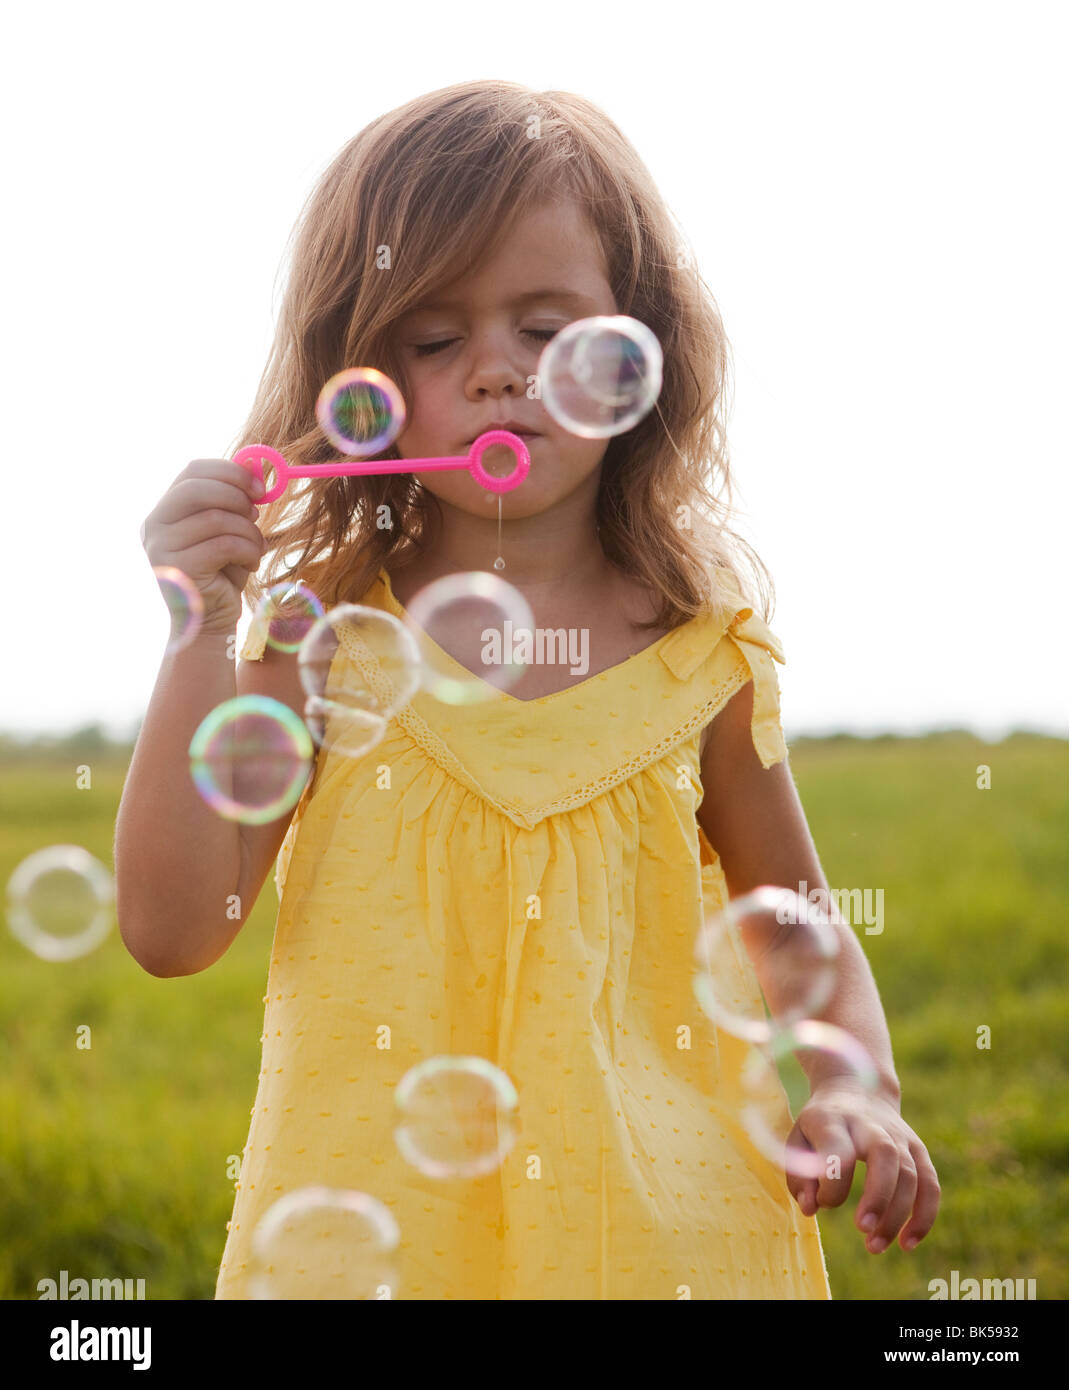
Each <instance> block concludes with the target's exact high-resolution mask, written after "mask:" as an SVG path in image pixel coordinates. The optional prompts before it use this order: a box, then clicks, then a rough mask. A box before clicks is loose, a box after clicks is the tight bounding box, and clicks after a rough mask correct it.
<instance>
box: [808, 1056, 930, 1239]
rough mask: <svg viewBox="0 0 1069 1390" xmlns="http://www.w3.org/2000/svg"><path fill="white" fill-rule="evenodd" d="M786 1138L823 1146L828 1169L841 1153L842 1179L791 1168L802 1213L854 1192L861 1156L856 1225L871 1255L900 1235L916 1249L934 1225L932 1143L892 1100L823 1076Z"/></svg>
mask: <svg viewBox="0 0 1069 1390" xmlns="http://www.w3.org/2000/svg"><path fill="white" fill-rule="evenodd" d="M787 1143H788V1146H789V1147H790V1146H797V1147H799V1148H804V1149H812V1150H814V1151H815V1152H817V1153H819V1154H820V1155H821V1157H822V1158H823V1159H824V1160H825V1171H827V1169H828V1168H829V1167H832V1166H833V1165H831V1164H830V1163H829V1162H828V1160H829V1159H831V1158H832V1157H833V1156H835V1157H837V1158H838V1160H839V1162H838V1172H839V1176H838V1177H837V1178H829V1177H824V1178H820V1179H817V1178H800V1177H796V1176H793V1175H791V1174H788V1175H787V1187H788V1189H789V1191H790V1193H791V1196H792V1197H794V1198H795V1199H796V1200H797V1202H798V1205H799V1207H800V1208H801V1210H802V1213H803V1215H805V1216H812V1215H814V1213H815V1212H816V1211H817V1208H818V1207H838V1206H842V1204H843V1202H845V1201H846V1199H847V1197H848V1196H849V1195H850V1188H851V1185H852V1184H853V1181H854V1165H855V1163H857V1162H858V1161H859V1160H861V1161H863V1162H864V1163H865V1165H866V1167H867V1172H866V1175H865V1189H864V1191H863V1193H862V1195H861V1201H860V1202H859V1203H858V1207H857V1213H856V1215H855V1218H854V1224H855V1225H856V1226H857V1228H858V1230H859V1231H861V1232H862V1233H863V1234H864V1236H865V1248H866V1249H867V1250H868V1251H869V1253H870V1254H872V1255H878V1254H879V1253H880V1252H881V1251H882V1250H885V1249H886V1248H887V1246H888V1245H890V1244H891V1242H892V1241H893V1240H894V1238H895V1236H896V1235H898V1236H899V1245H900V1246H901V1247H902V1249H903V1250H912V1249H913V1248H914V1246H916V1245H917V1244H919V1242H920V1241H922V1240H923V1239H924V1237H925V1236H926V1235H927V1234H928V1232H929V1231H930V1230H931V1229H932V1226H933V1225H934V1223H935V1217H936V1213H937V1212H938V1210H939V1195H940V1194H939V1179H938V1177H937V1175H936V1171H935V1167H934V1166H933V1164H932V1160H931V1159H930V1158H929V1156H928V1150H927V1149H926V1148H925V1147H924V1145H923V1143H921V1141H920V1139H919V1138H918V1137H917V1135H916V1134H915V1133H914V1132H913V1130H912V1129H910V1127H909V1125H907V1124H906V1122H905V1120H903V1118H902V1116H901V1115H900V1114H899V1111H898V1106H897V1105H896V1104H895V1103H894V1102H892V1101H890V1100H888V1099H886V1098H885V1097H883V1096H879V1095H876V1096H873V1095H870V1094H868V1093H867V1092H864V1091H860V1090H858V1089H857V1088H856V1087H851V1086H850V1085H849V1084H848V1083H843V1082H836V1081H834V1080H833V1081H827V1082H822V1083H821V1084H819V1085H817V1086H815V1087H814V1088H813V1093H812V1095H811V1096H810V1097H809V1100H808V1101H807V1102H806V1104H805V1105H804V1107H803V1108H802V1110H801V1111H800V1112H799V1114H798V1120H797V1123H796V1124H795V1126H794V1128H793V1129H792V1130H791V1133H790V1135H789V1136H788V1139H787ZM833 1171H834V1168H833ZM900 1231H901V1234H900V1235H899V1232H900Z"/></svg>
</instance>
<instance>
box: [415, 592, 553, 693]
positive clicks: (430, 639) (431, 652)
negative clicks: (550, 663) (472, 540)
mask: <svg viewBox="0 0 1069 1390" xmlns="http://www.w3.org/2000/svg"><path fill="white" fill-rule="evenodd" d="M407 623H408V627H409V629H410V630H411V632H412V633H413V635H414V637H415V638H416V641H417V642H418V643H419V651H420V655H421V657H422V661H423V686H424V688H425V689H426V690H427V691H428V692H429V693H430V694H431V695H433V696H435V698H436V699H438V700H441V701H442V702H443V703H444V704H447V705H467V704H477V703H479V702H480V701H483V700H491V699H493V698H494V696H495V695H496V694H497V693H498V692H499V691H502V690H507V689H509V688H510V687H512V686H514V685H515V684H516V682H517V681H518V680H520V678H521V677H522V676H523V673H524V672H525V671H526V670H527V668H528V666H529V665H530V664H531V663H532V661H533V660H535V657H536V655H537V653H536V651H535V648H534V627H535V621H534V614H533V613H532V612H531V607H530V605H529V604H528V602H527V600H526V599H525V598H524V596H523V594H521V593H520V591H519V590H518V589H516V588H514V587H513V586H512V585H511V584H509V583H507V581H506V580H504V579H501V578H499V577H498V575H496V574H491V573H490V572H489V571H487V570H472V571H469V572H465V573H461V574H449V575H446V576H445V577H444V578H443V579H436V580H435V581H434V582H433V583H432V584H428V585H427V586H426V587H425V588H423V589H421V590H420V591H419V593H418V594H416V595H415V597H414V598H413V599H412V600H411V602H410V603H409V605H408V612H407ZM558 655H559V654H558Z"/></svg>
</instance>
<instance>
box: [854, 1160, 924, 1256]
mask: <svg viewBox="0 0 1069 1390" xmlns="http://www.w3.org/2000/svg"><path fill="white" fill-rule="evenodd" d="M916 1195H917V1165H916V1164H915V1163H914V1162H913V1159H912V1157H911V1155H910V1154H909V1153H908V1152H906V1151H904V1150H903V1151H900V1152H899V1155H898V1184H897V1186H896V1187H895V1190H894V1194H893V1195H892V1197H891V1200H890V1201H889V1202H888V1203H887V1210H886V1211H885V1212H884V1214H883V1219H882V1220H881V1221H880V1222H879V1223H878V1225H877V1226H876V1228H875V1229H874V1230H873V1231H872V1232H871V1234H870V1235H869V1237H868V1239H867V1240H866V1241H865V1246H866V1248H867V1250H868V1251H869V1253H870V1254H872V1255H878V1254H879V1253H880V1252H881V1251H882V1250H886V1248H887V1246H888V1245H890V1244H891V1242H892V1241H893V1240H894V1238H895V1236H896V1235H897V1234H898V1231H899V1228H900V1227H901V1226H902V1224H903V1222H904V1221H905V1220H906V1218H907V1217H908V1216H909V1214H910V1212H911V1211H912V1210H913V1199H914V1198H915V1197H916Z"/></svg>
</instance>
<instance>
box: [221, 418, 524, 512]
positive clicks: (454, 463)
mask: <svg viewBox="0 0 1069 1390" xmlns="http://www.w3.org/2000/svg"><path fill="white" fill-rule="evenodd" d="M495 444H504V445H505V446H506V447H507V448H509V449H511V450H512V452H513V454H514V455H515V458H516V464H515V467H514V468H513V470H512V472H511V473H506V474H505V476H504V477H503V478H495V477H494V476H493V475H492V474H490V473H487V471H486V469H485V468H484V467H483V463H482V458H483V454H484V453H485V452H486V450H487V449H489V448H491V447H492V446H493V445H495ZM234 462H235V463H238V464H240V465H241V467H242V468H246V469H248V471H249V472H250V473H252V474H253V475H254V476H255V477H257V478H259V480H260V482H261V483H263V484H264V486H265V487H266V486H267V483H266V480H265V479H264V464H265V463H267V464H270V465H271V467H272V468H273V469H274V471H275V482H274V485H273V486H272V487H271V488H269V489H268V491H267V492H265V493H264V495H263V496H262V497H257V498H254V499H253V500H254V501H255V502H256V505H257V506H260V507H262V506H263V505H264V504H265V503H267V502H273V501H274V500H275V498H276V497H281V496H282V494H283V493H284V492H285V491H286V485H287V483H288V482H289V480H290V478H349V477H368V476H370V475H374V474H379V473H423V472H428V473H429V472H433V471H436V470H437V471H441V470H444V469H447V468H466V469H467V470H468V472H469V473H470V474H471V476H472V477H473V478H474V479H475V481H476V482H477V483H478V484H479V486H480V487H483V488H486V490H487V491H488V492H496V493H499V494H500V493H504V492H511V491H512V489H513V488H516V487H519V485H520V484H521V483H522V482H523V480H524V478H526V477H527V474H528V472H529V471H530V467H531V455H530V454H529V453H528V452H527V445H526V444H525V443H524V442H523V440H522V439H521V438H520V437H519V435H518V434H512V433H511V432H510V431H509V430H487V431H486V433H485V434H481V435H479V437H478V439H476V441H475V442H474V444H472V446H471V451H470V452H469V453H467V454H461V455H458V456H457V457H452V458H426V459H377V460H371V461H370V462H369V461H361V460H356V461H355V462H353V461H351V460H348V459H334V460H332V461H331V462H330V463H302V464H289V463H287V462H286V460H285V459H284V458H283V457H282V455H281V454H280V453H279V452H278V450H277V449H272V448H271V447H270V445H268V444H247V445H246V446H245V448H244V449H239V450H238V451H237V453H236V454H235V455H234Z"/></svg>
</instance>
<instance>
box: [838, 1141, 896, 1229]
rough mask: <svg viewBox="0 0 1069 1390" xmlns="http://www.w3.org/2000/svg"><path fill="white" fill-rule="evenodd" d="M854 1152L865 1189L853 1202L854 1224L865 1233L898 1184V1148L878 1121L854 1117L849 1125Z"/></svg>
mask: <svg viewBox="0 0 1069 1390" xmlns="http://www.w3.org/2000/svg"><path fill="white" fill-rule="evenodd" d="M850 1133H851V1135H852V1136H853V1140H854V1146H855V1149H856V1151H857V1156H858V1157H859V1158H861V1159H864V1162H865V1168H866V1172H865V1190H864V1192H863V1193H862V1194H861V1201H860V1202H859V1203H858V1204H857V1212H856V1214H855V1216H854V1224H855V1225H856V1226H857V1228H858V1230H859V1231H864V1233H865V1234H866V1235H871V1233H872V1232H873V1231H874V1230H875V1229H876V1227H877V1226H878V1225H879V1224H880V1222H881V1221H882V1220H883V1217H884V1213H885V1212H886V1211H887V1206H888V1203H889V1202H890V1200H891V1198H892V1197H893V1196H894V1193H895V1189H896V1188H897V1187H898V1168H899V1149H898V1145H897V1144H896V1143H895V1141H894V1140H893V1139H892V1138H891V1136H890V1135H889V1134H888V1133H887V1131H886V1130H885V1129H882V1128H881V1127H880V1126H879V1125H874V1124H868V1123H865V1122H864V1121H856V1122H855V1123H854V1124H853V1125H851V1127H850Z"/></svg>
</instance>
